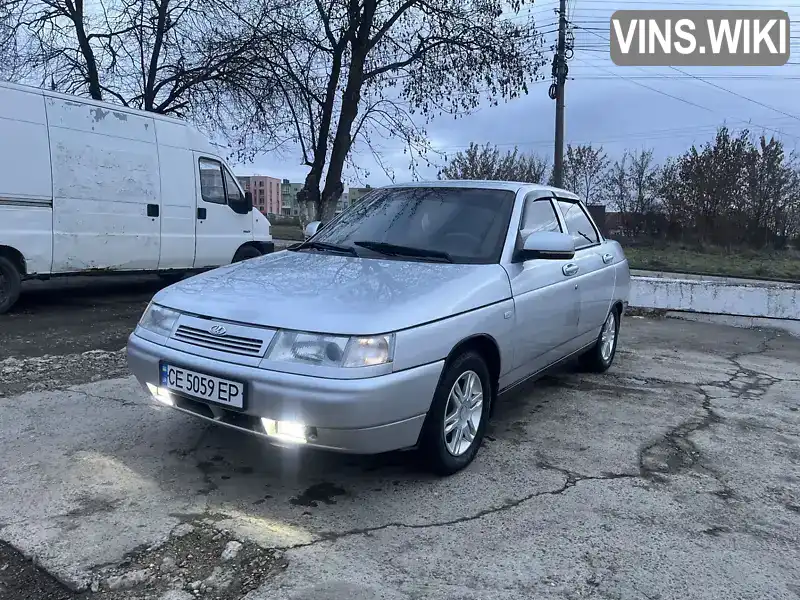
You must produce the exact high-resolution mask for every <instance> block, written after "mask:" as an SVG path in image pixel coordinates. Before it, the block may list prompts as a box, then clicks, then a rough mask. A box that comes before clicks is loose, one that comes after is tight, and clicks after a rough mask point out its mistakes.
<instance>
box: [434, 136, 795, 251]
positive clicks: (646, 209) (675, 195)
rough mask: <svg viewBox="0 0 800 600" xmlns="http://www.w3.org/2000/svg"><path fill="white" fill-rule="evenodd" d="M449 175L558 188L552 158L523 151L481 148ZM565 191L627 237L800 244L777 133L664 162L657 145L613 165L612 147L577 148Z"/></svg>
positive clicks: (788, 162)
mask: <svg viewBox="0 0 800 600" xmlns="http://www.w3.org/2000/svg"><path fill="white" fill-rule="evenodd" d="M439 177H440V178H442V179H503V180H512V181H523V182H531V183H550V180H551V171H550V168H549V165H548V162H547V160H545V159H543V158H541V157H539V156H537V155H536V154H532V153H525V152H520V151H519V149H518V148H514V149H513V150H511V151H506V152H501V151H500V150H498V149H497V147H496V146H491V145H484V146H480V145H477V144H474V143H473V144H471V145H470V146H469V148H467V149H466V150H464V151H463V152H459V153H458V154H456V155H455V156H453V157H452V158H451V159H450V160H449V162H448V164H447V165H446V166H445V167H444V168H443V169H442V170H441V171H440V173H439ZM564 187H565V188H567V189H569V190H571V191H574V192H575V193H577V194H579V195H580V196H581V197H582V198H584V199H585V200H586V202H587V203H588V204H604V205H605V206H606V210H607V211H612V212H616V213H618V215H619V216H618V223H616V225H617V227H618V231H617V233H618V234H619V235H621V236H624V237H629V238H648V239H653V238H663V239H668V240H679V241H682V242H689V243H694V244H698V245H705V244H711V245H718V246H724V247H728V248H731V247H737V246H750V247H754V248H781V247H784V246H785V245H786V244H787V243H790V242H792V241H794V242H800V166H799V165H798V162H797V160H796V157H795V156H794V155H793V154H791V153H787V152H786V149H785V148H784V145H783V143H782V142H781V141H780V140H778V139H775V138H774V137H771V138H767V137H765V136H763V135H762V136H755V135H753V134H751V132H750V131H748V130H742V131H739V132H733V131H731V130H729V129H728V128H727V127H724V126H723V127H720V128H719V129H718V130H717V133H716V136H715V137H714V139H713V140H709V141H707V142H706V143H705V144H703V145H701V146H697V145H692V146H691V147H690V148H689V149H688V150H686V151H685V152H684V153H682V154H680V155H678V156H673V157H669V158H667V159H666V160H665V161H663V162H661V163H658V162H657V161H656V160H655V158H654V154H653V151H652V150H650V149H640V150H626V151H625V152H623V154H622V156H620V157H618V158H616V159H614V160H612V159H611V158H610V157H609V156H608V154H607V153H606V152H605V150H604V149H603V147H602V146H601V147H593V146H592V145H591V144H589V145H569V146H568V147H567V150H566V153H565V160H564Z"/></svg>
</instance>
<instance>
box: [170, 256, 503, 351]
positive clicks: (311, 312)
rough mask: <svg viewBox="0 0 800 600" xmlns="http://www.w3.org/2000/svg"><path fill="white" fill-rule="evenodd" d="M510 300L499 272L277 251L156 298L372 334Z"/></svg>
mask: <svg viewBox="0 0 800 600" xmlns="http://www.w3.org/2000/svg"><path fill="white" fill-rule="evenodd" d="M510 295H511V290H510V284H509V281H508V276H507V275H506V272H505V271H504V270H503V268H502V267H501V266H500V265H497V264H494V265H460V264H449V263H430V262H422V261H402V260H382V259H369V258H356V257H350V256H340V255H334V254H323V253H317V252H313V251H311V252H295V251H283V252H276V253H274V254H268V255H266V256H262V257H260V258H254V259H251V260H247V261H244V262H240V263H236V264H233V265H228V266H225V267H221V268H219V269H214V270H213V271H208V272H206V273H202V274H200V275H196V276H195V277H191V278H189V279H186V280H184V281H181V282H179V283H176V284H174V285H171V286H169V287H168V288H165V289H163V290H161V291H160V292H158V293H157V294H156V296H155V297H154V301H155V302H156V303H158V304H161V305H163V306H167V307H170V308H174V309H176V310H180V311H183V312H189V313H194V314H197V315H203V316H208V317H215V318H219V319H226V320H230V321H235V322H239V323H249V324H253V325H262V326H267V327H278V328H285V329H297V330H305V331H314V332H325V333H342V334H351V335H356V334H362V335H369V334H377V333H387V332H390V331H397V330H400V329H405V328H408V327H413V326H415V325H419V324H421V323H426V322H429V321H435V320H437V319H441V318H444V317H447V316H449V315H452V314H457V313H461V312H465V311H469V310H473V309H475V308H479V307H481V306H485V305H487V304H492V303H495V302H500V301H502V300H505V299H507V298H509V297H510Z"/></svg>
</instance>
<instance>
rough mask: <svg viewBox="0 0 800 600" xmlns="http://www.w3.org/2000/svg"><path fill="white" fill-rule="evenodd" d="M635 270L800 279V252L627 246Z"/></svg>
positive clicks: (678, 246)
mask: <svg viewBox="0 0 800 600" xmlns="http://www.w3.org/2000/svg"><path fill="white" fill-rule="evenodd" d="M625 255H626V256H627V257H628V262H629V264H630V266H631V268H632V269H646V270H650V271H669V272H674V273H693V274H698V275H720V276H727V277H745V278H747V277H750V278H756V279H775V280H784V281H794V282H800V253H798V252H797V251H791V250H786V251H780V252H778V251H772V252H770V251H756V250H750V249H741V250H733V251H728V250H725V249H721V248H704V249H692V248H689V247H685V246H680V245H667V246H647V247H641V246H640V247H626V248H625Z"/></svg>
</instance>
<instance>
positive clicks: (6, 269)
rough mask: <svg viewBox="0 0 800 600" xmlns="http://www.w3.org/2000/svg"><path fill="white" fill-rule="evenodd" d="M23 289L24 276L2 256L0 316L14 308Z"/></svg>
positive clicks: (0, 267)
mask: <svg viewBox="0 0 800 600" xmlns="http://www.w3.org/2000/svg"><path fill="white" fill-rule="evenodd" d="M21 289H22V274H21V273H20V272H19V270H18V269H17V266H16V265H15V264H14V263H13V262H11V261H10V260H9V259H7V258H6V257H5V256H0V315H2V314H4V313H7V312H8V311H9V310H10V309H11V307H12V306H14V304H15V303H16V302H17V300H18V299H19V293H20V290H21Z"/></svg>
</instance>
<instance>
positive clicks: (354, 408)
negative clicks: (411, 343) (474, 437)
mask: <svg viewBox="0 0 800 600" xmlns="http://www.w3.org/2000/svg"><path fill="white" fill-rule="evenodd" d="M161 361H166V362H170V363H173V364H176V365H179V366H183V367H185V368H187V369H192V370H195V371H197V372H199V373H206V374H208V375H216V376H219V377H223V378H227V379H232V380H235V381H241V382H244V383H245V385H246V396H245V406H244V409H243V410H239V409H231V408H228V407H225V406H222V405H216V404H214V403H208V402H205V401H203V400H196V399H191V398H188V397H182V396H176V395H173V396H172V400H173V403H174V404H173V408H175V409H177V410H180V411H182V412H185V413H189V414H192V415H194V416H196V417H200V418H202V419H205V420H208V421H211V422H214V423H217V424H219V425H224V426H227V427H230V428H233V429H238V430H240V431H242V432H245V433H250V434H254V435H258V436H260V437H263V438H266V439H267V440H268V441H269V442H270V443H272V444H275V445H279V446H286V445H293V444H291V443H287V442H286V440H285V439H280V438H276V437H274V436H272V435H270V434H268V433H267V430H266V429H265V427H264V425H263V424H262V421H261V419H262V418H266V419H272V420H274V421H291V422H295V423H296V422H300V423H303V424H304V425H305V426H306V432H307V433H309V432H310V433H313V435H310V434H309V435H307V437H306V440H305V441H304V442H303V443H302V445H303V446H309V447H312V448H320V449H325V450H333V451H338V452H347V453H353V454H378V453H381V452H389V451H392V450H400V449H405V448H410V447H413V446H415V445H416V444H417V441H418V439H419V435H420V432H421V430H422V425H423V423H424V421H425V416H426V414H427V411H428V410H429V408H430V403H431V400H432V399H433V394H434V391H435V390H436V386H437V385H438V382H439V376H440V374H441V372H442V369H443V367H444V361H439V362H436V363H431V364H427V365H422V366H419V367H415V368H412V369H406V370H403V371H399V372H395V373H390V374H387V375H382V376H378V377H368V378H363V379H327V378H321V377H309V376H305V375H296V374H294V373H284V372H279V371H270V370H266V369H261V368H258V367H249V366H243V365H237V364H234V363H228V362H222V361H219V360H214V359H210V358H206V357H202V356H197V355H194V354H189V353H186V352H182V351H179V350H175V349H172V348H168V347H166V346H162V345H159V344H155V343H153V342H151V341H149V340H145V339H143V338H141V337H139V336H137V335H136V334H135V333H134V334H131V336H130V338H129V339H128V365H129V366H130V369H131V371H132V372H133V374H134V375H135V376H136V378H137V379H138V380H139V382H140V383H141V384H142V386H143V387H144V388H145V390H147V389H148V388H147V384H148V383H149V384H151V385H155V386H158V385H159V381H160V378H159V369H160V363H161ZM148 395H150V392H149V391H148Z"/></svg>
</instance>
